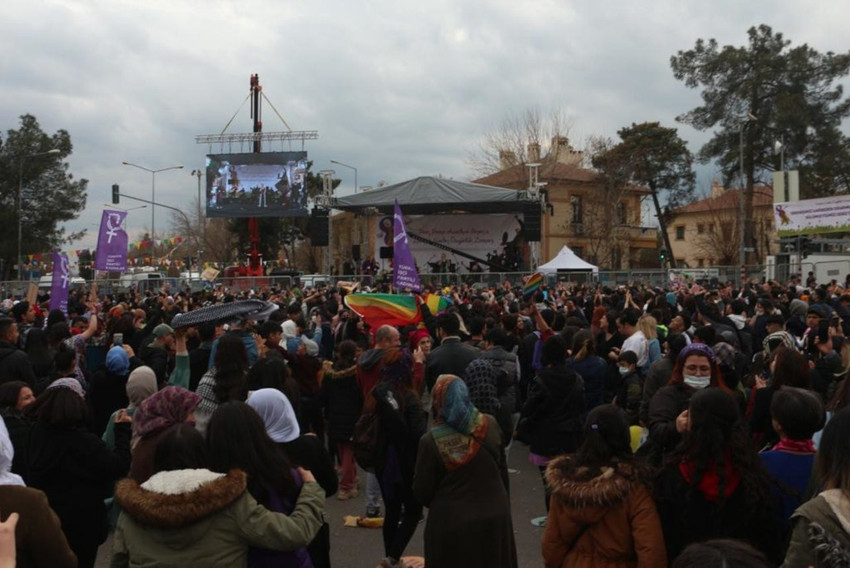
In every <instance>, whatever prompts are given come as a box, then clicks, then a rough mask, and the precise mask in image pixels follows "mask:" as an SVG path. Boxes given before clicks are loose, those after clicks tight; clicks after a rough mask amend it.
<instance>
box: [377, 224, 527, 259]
mask: <svg viewBox="0 0 850 568" xmlns="http://www.w3.org/2000/svg"><path fill="white" fill-rule="evenodd" d="M404 222H405V225H406V227H407V234H408V235H409V236H410V235H419V236H422V237H424V238H426V239H429V240H431V241H434V242H437V243H440V244H443V245H446V246H448V247H451V248H453V249H457V250H461V251H463V252H465V253H467V254H470V255H472V256H475V257H478V258H480V259H482V260H489V259H493V260H496V261H497V262H498V263H499V264H501V265H502V266H505V268H510V269H514V265H515V264H516V265H517V266H516V268H517V269H519V266H520V265H521V263H522V249H523V248H524V247H523V245H524V241H523V240H522V234H521V233H522V229H521V225H520V222H519V220H518V218H517V216H516V215H474V214H462V215H461V214H459V215H405V216H404ZM392 227H393V219H392V217H390V216H387V217H385V218H381V219H380V220H379V222H378V224H377V231H378V235H377V237H378V238H377V239H376V242H375V251H374V254H375V258H379V256H380V248H381V247H388V246H392V241H393V234H392ZM410 251H411V252H412V253H413V258H414V259H415V260H416V264H417V266H418V267H419V271H420V273H425V274H427V273H429V272H432V273H433V272H464V273H465V272H470V264H471V263H472V262H473V261H471V260H470V259H468V258H464V257H462V256H459V255H456V254H453V253H451V252H448V251H444V250H442V249H439V248H436V247H434V246H432V245H430V244H426V243H423V242H421V241H419V240H417V239H416V238H414V237H412V236H411V238H410ZM472 268H473V271H474V269H475V268H476V267H474V266H473V267H472ZM480 268H481V269H482V270H486V267H485V266H480Z"/></svg>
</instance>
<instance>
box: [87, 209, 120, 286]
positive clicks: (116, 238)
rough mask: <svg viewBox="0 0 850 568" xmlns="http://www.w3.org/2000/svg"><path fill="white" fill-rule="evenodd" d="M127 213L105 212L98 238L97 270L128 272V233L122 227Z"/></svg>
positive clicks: (105, 210)
mask: <svg viewBox="0 0 850 568" xmlns="http://www.w3.org/2000/svg"><path fill="white" fill-rule="evenodd" d="M125 217H127V212H126V211H111V210H109V209H104V210H103V215H101V217H100V233H98V236H97V255H96V257H95V260H94V267H95V269H96V270H109V271H111V272H122V271H124V270H127V232H126V231H125V230H124V229H123V228H122V227H121V225H123V224H124V218H125Z"/></svg>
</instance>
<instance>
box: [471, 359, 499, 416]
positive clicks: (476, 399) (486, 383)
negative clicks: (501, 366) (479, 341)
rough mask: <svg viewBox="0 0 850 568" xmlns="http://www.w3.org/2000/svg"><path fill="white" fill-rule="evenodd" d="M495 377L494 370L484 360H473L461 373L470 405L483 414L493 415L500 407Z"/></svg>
mask: <svg viewBox="0 0 850 568" xmlns="http://www.w3.org/2000/svg"><path fill="white" fill-rule="evenodd" d="M496 377H497V374H496V369H495V368H494V367H493V365H492V364H490V362H489V361H487V360H486V359H475V360H474V361H472V362H470V363H469V365H467V366H466V369H465V370H464V372H463V382H465V383H466V386H467V387H468V388H469V398H470V400H471V401H472V404H474V405H475V407H476V408H477V409H478V410H480V411H481V412H484V413H485V414H495V413H496V412H497V411H498V410H499V408H500V407H501V403H500V402H499V389H498V386H497V384H496Z"/></svg>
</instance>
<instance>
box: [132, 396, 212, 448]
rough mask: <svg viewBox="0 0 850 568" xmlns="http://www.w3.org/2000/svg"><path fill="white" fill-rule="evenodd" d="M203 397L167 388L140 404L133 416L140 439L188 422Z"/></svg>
mask: <svg viewBox="0 0 850 568" xmlns="http://www.w3.org/2000/svg"><path fill="white" fill-rule="evenodd" d="M200 402H201V397H200V396H198V395H197V394H195V393H193V392H192V391H190V390H186V389H184V388H182V387H165V388H164V389H162V390H161V391H159V392H156V393H154V394H152V395H150V396H149V397H147V398H146V399H145V400H143V401H142V402H141V404H139V406H138V408H136V412H135V414H133V428H134V430H135V433H136V434H137V435H138V436H139V437H144V436H146V435H148V434H153V433H156V432H159V431H161V430H163V429H164V428H168V427H169V426H174V425H175V424H182V423H183V422H186V418H188V417H189V415H190V414H191V413H192V412H194V410H195V409H196V408H197V407H198V404H199V403H200Z"/></svg>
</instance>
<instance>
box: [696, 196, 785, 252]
mask: <svg viewBox="0 0 850 568" xmlns="http://www.w3.org/2000/svg"><path fill="white" fill-rule="evenodd" d="M757 191H764V190H762V189H758V188H757ZM697 204H698V206H699V208H700V212H701V215H700V217H699V218H698V219H697V222H696V226H695V227H694V228H693V230H692V231H691V235H687V238H691V239H692V242H693V247H694V250H696V251H698V252H699V254H700V255H701V256H702V258H704V259H705V261H706V262H707V263H708V264H714V265H721V266H731V265H735V266H737V265H739V264H740V261H739V256H740V245H741V229H740V219H739V210H738V195H737V192H736V194H732V193H726V194H722V195H720V196H718V197H714V198H708V199H704V200H702V201H698V202H697ZM751 227H752V228H751V229H750V232H751V233H752V235H753V239H754V242H755V243H756V247H755V248H756V250H755V257H756V260H757V262H760V261H761V259H763V258H765V257H767V256H768V255H770V252H771V251H770V245H771V242H772V241H773V240H774V239H773V237H772V235H771V233H772V231H771V228H772V221H771V216H770V215H767V216H765V215H759V214H754V215H753V220H752V224H751ZM686 230H687V229H686Z"/></svg>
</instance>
